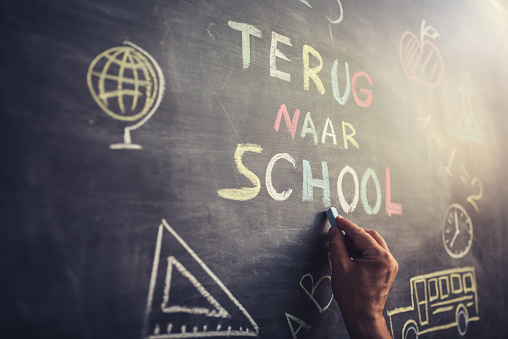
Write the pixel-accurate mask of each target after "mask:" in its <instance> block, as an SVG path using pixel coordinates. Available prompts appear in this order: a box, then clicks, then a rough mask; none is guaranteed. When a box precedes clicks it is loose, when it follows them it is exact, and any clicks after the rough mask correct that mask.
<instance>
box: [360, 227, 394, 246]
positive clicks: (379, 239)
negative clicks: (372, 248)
mask: <svg viewBox="0 0 508 339" xmlns="http://www.w3.org/2000/svg"><path fill="white" fill-rule="evenodd" d="M365 232H367V233H369V234H370V236H371V237H373V238H374V240H376V242H377V243H378V244H379V246H381V247H382V248H384V249H385V250H387V251H389V249H388V245H387V244H386V241H385V240H384V239H383V237H381V235H380V234H379V233H378V232H377V231H375V230H369V229H365Z"/></svg>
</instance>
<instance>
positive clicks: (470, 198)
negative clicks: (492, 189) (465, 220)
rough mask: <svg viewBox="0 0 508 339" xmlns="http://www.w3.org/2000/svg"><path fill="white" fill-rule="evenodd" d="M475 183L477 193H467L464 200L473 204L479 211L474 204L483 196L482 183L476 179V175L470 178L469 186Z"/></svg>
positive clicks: (477, 208) (477, 209) (478, 209)
mask: <svg viewBox="0 0 508 339" xmlns="http://www.w3.org/2000/svg"><path fill="white" fill-rule="evenodd" d="M475 184H478V193H477V194H471V195H468V196H467V198H466V200H467V202H468V203H470V204H471V205H473V207H474V209H475V211H476V212H477V213H479V212H480V208H479V207H478V205H477V204H476V201H477V200H480V199H481V198H482V197H483V184H482V182H481V180H480V179H478V177H474V178H473V179H472V180H471V186H474V185H475Z"/></svg>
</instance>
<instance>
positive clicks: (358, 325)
mask: <svg viewBox="0 0 508 339" xmlns="http://www.w3.org/2000/svg"><path fill="white" fill-rule="evenodd" d="M344 320H345V322H346V327H347V329H348V332H349V335H350V337H351V338H352V339H372V338H376V339H391V338H392V336H391V334H390V331H389V330H388V327H387V325H386V320H385V318H384V317H383V316H382V315H381V316H375V317H372V316H369V317H357V318H355V319H348V320H346V319H344Z"/></svg>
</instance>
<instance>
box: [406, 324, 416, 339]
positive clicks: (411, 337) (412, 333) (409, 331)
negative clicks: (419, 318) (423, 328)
mask: <svg viewBox="0 0 508 339" xmlns="http://www.w3.org/2000/svg"><path fill="white" fill-rule="evenodd" d="M404 339H418V331H417V330H416V326H415V325H413V324H411V325H409V326H408V327H407V328H406V329H405V330H404Z"/></svg>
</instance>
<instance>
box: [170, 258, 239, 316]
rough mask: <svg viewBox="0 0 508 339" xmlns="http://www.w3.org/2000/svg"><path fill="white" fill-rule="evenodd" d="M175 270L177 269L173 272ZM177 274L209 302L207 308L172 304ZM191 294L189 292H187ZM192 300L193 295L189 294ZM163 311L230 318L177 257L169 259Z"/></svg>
mask: <svg viewBox="0 0 508 339" xmlns="http://www.w3.org/2000/svg"><path fill="white" fill-rule="evenodd" d="M173 268H175V269H176V271H175V272H173ZM175 273H180V274H181V275H182V276H183V277H184V278H186V280H187V281H188V282H189V283H190V284H191V285H192V287H194V290H195V291H197V292H198V293H199V294H200V295H201V297H202V298H204V299H205V300H206V302H207V304H208V305H207V306H209V307H203V306H195V305H192V306H189V305H183V306H182V305H179V304H172V300H171V299H172V298H170V295H172V293H171V292H172V291H173V290H174V289H172V288H171V286H172V282H173V279H174V276H175ZM185 287H186V290H187V291H188V288H187V285H185ZM187 293H189V292H187ZM189 294H190V295H191V296H190V298H192V293H189ZM162 311H163V312H164V313H189V314H203V315H206V316H208V317H218V318H230V317H231V316H230V315H229V313H228V312H227V311H226V310H225V309H224V308H223V307H222V306H221V305H220V304H219V303H218V302H217V300H215V298H214V297H213V296H212V295H211V294H210V293H209V292H208V291H207V290H206V289H205V288H204V287H203V285H201V283H200V282H199V281H198V279H196V277H194V276H193V275H192V273H190V272H189V271H188V270H187V269H186V268H185V267H184V266H183V265H182V264H181V263H180V262H179V261H178V260H177V259H176V258H175V257H168V269H167V272H166V283H165V287H164V297H163V301H162Z"/></svg>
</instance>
